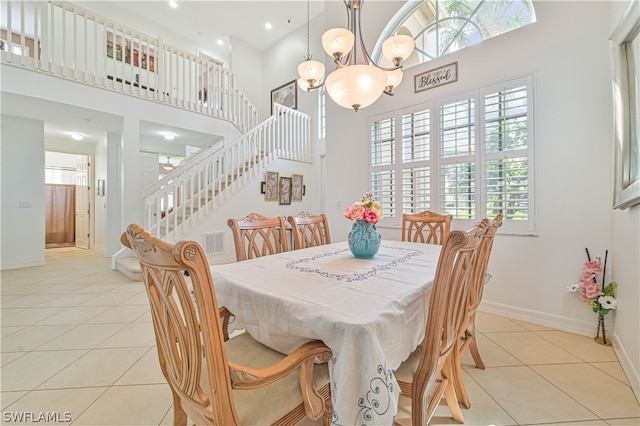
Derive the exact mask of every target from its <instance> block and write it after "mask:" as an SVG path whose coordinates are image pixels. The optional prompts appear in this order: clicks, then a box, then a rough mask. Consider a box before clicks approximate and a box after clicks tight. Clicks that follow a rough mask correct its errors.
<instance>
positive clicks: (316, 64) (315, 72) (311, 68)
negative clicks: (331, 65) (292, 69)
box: [298, 59, 324, 82]
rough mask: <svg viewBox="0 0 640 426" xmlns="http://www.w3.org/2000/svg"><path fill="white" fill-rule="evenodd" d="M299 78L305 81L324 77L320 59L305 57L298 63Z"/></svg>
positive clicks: (315, 80) (316, 80)
mask: <svg viewBox="0 0 640 426" xmlns="http://www.w3.org/2000/svg"><path fill="white" fill-rule="evenodd" d="M298 74H300V78H301V79H303V80H304V81H307V82H310V81H311V82H318V81H320V80H322V78H323V77H324V64H323V63H322V62H320V61H313V60H311V59H307V60H306V61H304V62H302V63H301V64H300V65H298Z"/></svg>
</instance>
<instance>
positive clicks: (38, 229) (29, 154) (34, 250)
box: [0, 115, 45, 269]
mask: <svg viewBox="0 0 640 426" xmlns="http://www.w3.org/2000/svg"><path fill="white" fill-rule="evenodd" d="M1 139H2V143H1V144H0V162H1V164H2V167H0V188H1V194H0V197H1V203H0V218H1V219H2V221H1V225H0V234H1V235H2V242H1V246H0V247H1V250H0V256H2V260H1V268H2V269H11V268H22V267H27V266H35V265H42V264H44V245H45V235H44V232H45V228H44V213H45V210H44V124H43V123H42V122H39V121H35V120H28V119H24V118H20V117H11V116H6V115H4V116H2V132H1ZM27 165H29V166H30V167H28V166H27Z"/></svg>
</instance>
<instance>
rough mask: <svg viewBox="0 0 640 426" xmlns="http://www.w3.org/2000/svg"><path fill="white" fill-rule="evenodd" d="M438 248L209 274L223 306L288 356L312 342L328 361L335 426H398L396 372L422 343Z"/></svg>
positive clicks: (389, 249) (324, 252)
mask: <svg viewBox="0 0 640 426" xmlns="http://www.w3.org/2000/svg"><path fill="white" fill-rule="evenodd" d="M440 249H441V246H439V245H434V244H424V243H412V242H404V241H395V240H383V241H382V242H381V245H380V249H379V251H378V252H377V254H376V255H375V256H374V257H373V258H371V259H360V258H356V257H354V255H353V254H352V253H351V251H350V250H349V247H348V244H347V242H346V241H343V242H337V243H332V244H326V245H321V246H316V247H310V248H306V249H301V250H291V251H287V252H284V253H279V254H274V255H269V256H263V257H258V258H254V259H251V260H246V261H242V262H236V263H230V264H224V265H212V266H211V273H212V277H213V285H214V287H215V293H216V296H217V298H218V303H219V305H220V306H226V307H227V308H228V309H229V310H230V311H231V312H232V313H233V314H234V315H235V317H236V323H237V324H239V325H237V326H239V327H242V328H244V329H245V331H246V332H248V333H250V334H251V335H252V336H253V337H254V338H255V339H256V340H258V341H259V342H261V343H263V344H265V345H267V346H269V347H271V348H273V349H275V350H277V351H279V352H282V353H284V354H287V353H290V352H291V351H293V350H294V349H295V348H296V347H297V346H299V345H301V344H302V343H304V342H307V341H309V340H314V339H319V340H322V341H323V342H324V343H325V344H326V345H327V346H328V347H329V348H330V349H331V351H332V353H333V355H332V359H331V361H330V362H329V373H330V378H331V393H332V403H333V414H332V424H333V425H336V426H337V425H392V424H393V421H394V418H395V417H396V416H397V412H398V399H399V396H400V388H399V385H398V382H397V381H396V379H395V376H394V374H393V371H394V370H395V369H397V368H398V367H399V366H400V364H401V363H402V362H403V361H404V360H406V359H407V358H408V357H409V355H410V354H411V352H412V351H414V350H415V349H416V348H417V347H418V344H420V342H421V341H422V340H423V338H424V335H425V330H426V320H427V312H428V308H429V299H430V294H431V288H432V286H433V280H434V277H435V273H436V267H437V264H438V258H439V255H440Z"/></svg>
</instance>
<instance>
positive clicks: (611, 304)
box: [567, 249, 618, 315]
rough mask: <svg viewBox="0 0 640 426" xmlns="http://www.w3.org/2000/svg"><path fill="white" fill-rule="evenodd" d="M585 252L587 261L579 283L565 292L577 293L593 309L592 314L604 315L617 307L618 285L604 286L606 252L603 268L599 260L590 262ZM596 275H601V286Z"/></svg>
mask: <svg viewBox="0 0 640 426" xmlns="http://www.w3.org/2000/svg"><path fill="white" fill-rule="evenodd" d="M585 250H586V251H587V257H588V260H587V261H586V262H585V263H584V265H583V266H582V272H581V274H580V281H579V282H578V283H577V284H572V285H570V286H569V287H567V290H569V291H573V292H576V293H578V295H579V296H580V297H581V298H582V300H584V302H585V304H586V305H587V306H589V307H590V308H591V309H593V312H596V313H598V314H603V315H604V314H607V313H608V312H609V311H610V310H612V309H616V308H617V307H618V303H617V301H616V299H615V291H616V288H617V286H618V284H617V283H615V282H610V283H609V284H607V285H606V286H605V285H604V281H605V276H604V275H605V274H604V273H605V268H606V265H607V254H608V251H607V252H606V254H605V258H604V259H605V263H604V266H603V265H602V262H601V261H600V258H596V260H591V257H590V256H589V250H588V249H585ZM598 275H602V285H600V284H598V280H597V276H598Z"/></svg>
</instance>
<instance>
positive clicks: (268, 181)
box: [264, 172, 280, 201]
mask: <svg viewBox="0 0 640 426" xmlns="http://www.w3.org/2000/svg"><path fill="white" fill-rule="evenodd" d="M278 176H280V175H279V173H278V172H267V174H266V176H265V178H264V181H265V182H264V187H265V188H264V199H265V201H278V185H279V182H278Z"/></svg>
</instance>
